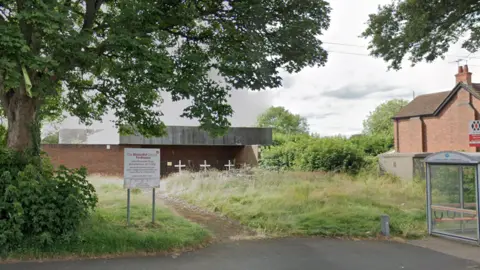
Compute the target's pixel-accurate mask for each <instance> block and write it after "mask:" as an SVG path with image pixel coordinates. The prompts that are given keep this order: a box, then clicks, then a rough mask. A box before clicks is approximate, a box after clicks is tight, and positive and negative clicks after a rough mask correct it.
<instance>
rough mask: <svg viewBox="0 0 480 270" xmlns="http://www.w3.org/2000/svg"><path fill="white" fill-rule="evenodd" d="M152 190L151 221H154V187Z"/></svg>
mask: <svg viewBox="0 0 480 270" xmlns="http://www.w3.org/2000/svg"><path fill="white" fill-rule="evenodd" d="M152 190H153V191H152V223H155V188H153V189H152Z"/></svg>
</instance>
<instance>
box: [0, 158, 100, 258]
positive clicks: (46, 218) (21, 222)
mask: <svg viewBox="0 0 480 270" xmlns="http://www.w3.org/2000/svg"><path fill="white" fill-rule="evenodd" d="M86 176H87V172H86V169H85V168H81V169H67V168H65V167H63V166H61V167H60V168H58V169H57V170H54V169H53V166H52V165H51V164H50V162H49V160H48V159H47V158H42V157H34V158H30V157H28V156H26V155H23V154H19V153H16V152H11V151H9V150H5V149H0V251H2V252H6V251H9V250H12V249H15V248H17V247H18V246H20V245H21V244H24V243H28V244H29V245H38V246H48V245H50V244H52V243H54V242H55V241H70V240H73V238H75V233H76V230H77V228H78V226H79V225H80V223H81V221H82V220H84V219H85V218H86V217H87V216H88V215H89V213H90V210H93V209H94V208H95V206H96V203H97V196H96V194H95V189H94V187H93V186H92V185H91V184H90V183H88V181H87V180H86Z"/></svg>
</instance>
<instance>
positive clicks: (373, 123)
mask: <svg viewBox="0 0 480 270" xmlns="http://www.w3.org/2000/svg"><path fill="white" fill-rule="evenodd" d="M407 104H408V101H406V100H403V99H392V100H389V101H387V102H384V103H382V104H380V105H379V106H378V107H377V108H375V110H374V111H373V112H370V114H369V115H368V117H367V119H365V120H364V121H363V133H364V134H367V135H383V136H385V137H387V138H389V139H390V140H391V144H392V145H393V120H392V118H393V117H394V116H395V115H396V114H397V113H398V112H399V111H400V109H401V108H403V107H404V106H405V105H407Z"/></svg>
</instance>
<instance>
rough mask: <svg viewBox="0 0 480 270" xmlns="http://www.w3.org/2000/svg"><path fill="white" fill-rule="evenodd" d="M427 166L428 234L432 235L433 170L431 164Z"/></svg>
mask: <svg viewBox="0 0 480 270" xmlns="http://www.w3.org/2000/svg"><path fill="white" fill-rule="evenodd" d="M426 165H427V177H426V178H427V188H426V190H427V227H428V234H432V190H431V189H432V186H431V179H430V177H431V175H432V173H431V168H430V164H428V163H427V164H426Z"/></svg>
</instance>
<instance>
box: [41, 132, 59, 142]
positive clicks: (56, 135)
mask: <svg viewBox="0 0 480 270" xmlns="http://www.w3.org/2000/svg"><path fill="white" fill-rule="evenodd" d="M59 141H60V138H59V132H58V131H55V132H52V133H50V134H48V135H47V136H45V137H44V138H43V139H42V143H44V144H58V142H59Z"/></svg>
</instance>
